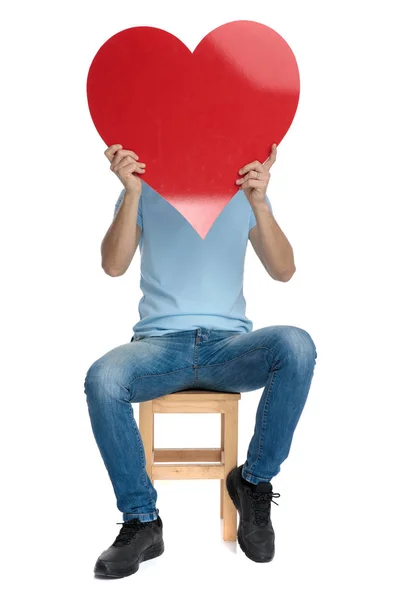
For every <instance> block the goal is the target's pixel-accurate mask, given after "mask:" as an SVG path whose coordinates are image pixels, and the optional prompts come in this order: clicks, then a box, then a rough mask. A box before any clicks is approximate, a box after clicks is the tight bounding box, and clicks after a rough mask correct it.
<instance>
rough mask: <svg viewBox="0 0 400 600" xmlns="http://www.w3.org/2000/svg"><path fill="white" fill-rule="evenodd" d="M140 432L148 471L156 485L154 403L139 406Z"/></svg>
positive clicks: (143, 403) (149, 401)
mask: <svg viewBox="0 0 400 600" xmlns="http://www.w3.org/2000/svg"><path fill="white" fill-rule="evenodd" d="M139 431H140V435H141V438H142V441H143V447H144V453H145V457H146V471H147V474H148V476H149V478H150V480H151V483H152V484H153V485H154V479H153V478H152V474H153V452H154V413H153V402H152V401H151V400H147V401H146V402H141V403H140V404H139Z"/></svg>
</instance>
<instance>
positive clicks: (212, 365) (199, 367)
mask: <svg viewBox="0 0 400 600" xmlns="http://www.w3.org/2000/svg"><path fill="white" fill-rule="evenodd" d="M255 350H268V352H270V353H271V354H272V355H274V352H273V350H271V349H270V348H268V347H267V346H257V347H256V348H252V349H251V350H247V351H246V352H243V354H239V356H235V358H232V359H231V360H225V361H223V362H221V363H211V364H210V365H197V366H196V368H197V369H206V368H207V367H215V366H217V365H226V364H228V363H230V362H233V361H234V360H237V359H238V358H242V356H246V354H250V352H254V351H255ZM274 357H275V355H274ZM193 368H194V367H184V368H183V369H175V370H174V371H166V372H164V373H146V374H145V375H139V376H138V377H135V378H134V379H132V381H130V382H129V387H130V388H131V387H132V385H133V384H134V383H135V381H137V380H138V379H143V378H145V377H162V376H163V375H171V374H172V373H179V372H180V371H186V370H188V369H193ZM129 402H135V400H133V399H132V397H131V399H130V400H129Z"/></svg>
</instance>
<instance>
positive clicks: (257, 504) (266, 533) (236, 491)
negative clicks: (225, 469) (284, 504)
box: [226, 465, 280, 562]
mask: <svg viewBox="0 0 400 600" xmlns="http://www.w3.org/2000/svg"><path fill="white" fill-rule="evenodd" d="M242 468H243V465H240V466H239V467H235V468H234V469H232V471H230V473H229V474H228V476H227V478H226V487H227V490H228V493H229V496H230V497H231V499H232V502H233V504H234V505H235V506H236V508H237V510H238V512H239V527H238V531H237V536H238V542H239V545H240V547H241V549H242V550H243V552H244V553H245V555H246V556H247V557H248V558H250V559H251V560H254V561H255V562H270V561H271V560H272V559H273V558H274V554H275V532H274V529H273V527H272V523H271V517H270V514H271V501H272V502H274V504H277V502H275V501H274V500H272V498H279V496H280V494H274V493H273V492H272V484H271V482H270V481H261V482H260V483H258V484H257V485H254V484H253V483H250V482H249V481H247V480H246V479H244V478H243V477H242Z"/></svg>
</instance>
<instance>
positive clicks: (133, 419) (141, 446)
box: [129, 404, 156, 509]
mask: <svg viewBox="0 0 400 600" xmlns="http://www.w3.org/2000/svg"><path fill="white" fill-rule="evenodd" d="M129 406H130V407H131V418H132V424H133V429H134V431H135V433H136V438H137V441H138V444H139V448H140V456H141V460H142V477H143V482H144V485H145V486H146V488H147V491H148V493H149V498H150V503H151V504H152V505H153V508H154V509H155V508H156V506H155V503H154V500H153V499H152V497H151V493H150V488H149V485H148V482H147V479H146V461H145V457H144V452H143V450H144V448H143V440H142V438H141V436H140V434H139V431H138V427H137V425H136V422H135V418H134V416H133V408H132V404H130V405H129Z"/></svg>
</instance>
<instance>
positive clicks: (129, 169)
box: [117, 163, 146, 177]
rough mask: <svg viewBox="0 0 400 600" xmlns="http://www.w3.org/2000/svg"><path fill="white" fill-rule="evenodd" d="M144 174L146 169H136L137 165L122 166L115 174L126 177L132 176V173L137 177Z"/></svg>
mask: <svg viewBox="0 0 400 600" xmlns="http://www.w3.org/2000/svg"><path fill="white" fill-rule="evenodd" d="M145 172H146V169H142V168H141V167H138V166H137V163H129V164H127V165H124V166H123V167H121V168H120V169H118V172H117V174H118V175H123V176H125V177H126V176H127V175H133V173H138V174H139V175H142V174H143V173H145Z"/></svg>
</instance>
